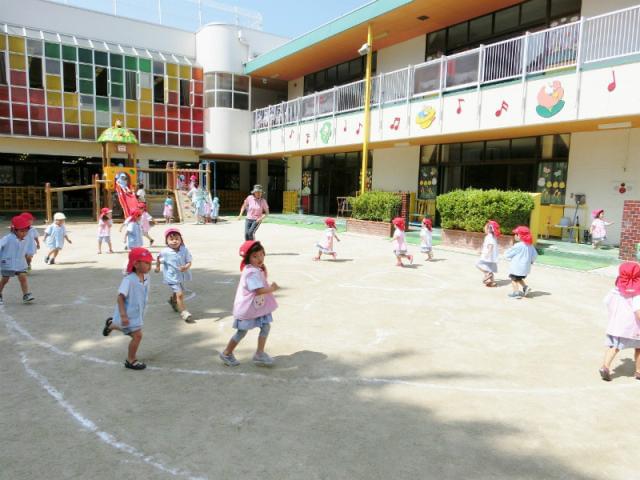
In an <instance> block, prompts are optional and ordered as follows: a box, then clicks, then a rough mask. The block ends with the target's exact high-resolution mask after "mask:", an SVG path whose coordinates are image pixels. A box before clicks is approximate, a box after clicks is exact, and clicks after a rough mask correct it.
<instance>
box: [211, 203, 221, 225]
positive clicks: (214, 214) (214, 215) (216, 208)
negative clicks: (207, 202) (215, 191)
mask: <svg viewBox="0 0 640 480" xmlns="http://www.w3.org/2000/svg"><path fill="white" fill-rule="evenodd" d="M218 215H220V199H219V198H218V197H213V201H212V202H211V221H212V222H213V223H218Z"/></svg>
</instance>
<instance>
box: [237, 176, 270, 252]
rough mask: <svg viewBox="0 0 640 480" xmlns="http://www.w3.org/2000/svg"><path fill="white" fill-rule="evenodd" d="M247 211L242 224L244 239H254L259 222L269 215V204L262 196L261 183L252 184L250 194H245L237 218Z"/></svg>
mask: <svg viewBox="0 0 640 480" xmlns="http://www.w3.org/2000/svg"><path fill="white" fill-rule="evenodd" d="M245 210H246V211H247V219H246V221H245V225H244V239H245V240H254V235H255V233H256V230H257V229H258V227H259V226H260V222H262V220H264V218H265V217H266V216H267V215H269V204H267V201H266V200H265V199H264V198H262V185H254V186H253V190H251V195H249V196H247V198H245V199H244V202H243V203H242V207H240V213H239V214H238V219H239V218H240V217H242V214H243V213H244V212H245Z"/></svg>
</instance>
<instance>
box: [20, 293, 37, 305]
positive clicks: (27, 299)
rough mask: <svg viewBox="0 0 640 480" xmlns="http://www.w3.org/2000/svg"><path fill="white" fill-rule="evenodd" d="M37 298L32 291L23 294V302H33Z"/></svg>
mask: <svg viewBox="0 0 640 480" xmlns="http://www.w3.org/2000/svg"><path fill="white" fill-rule="evenodd" d="M34 300H35V297H34V296H33V294H31V293H25V294H24V295H23V296H22V303H31V302H33V301H34Z"/></svg>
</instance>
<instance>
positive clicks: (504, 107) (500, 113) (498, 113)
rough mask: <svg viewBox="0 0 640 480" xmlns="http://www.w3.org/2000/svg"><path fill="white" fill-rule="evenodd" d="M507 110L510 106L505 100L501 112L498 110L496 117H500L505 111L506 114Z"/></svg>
mask: <svg viewBox="0 0 640 480" xmlns="http://www.w3.org/2000/svg"><path fill="white" fill-rule="evenodd" d="M507 110H509V104H508V103H507V102H505V101H504V100H503V101H502V105H500V110H496V117H499V116H500V115H502V112H503V111H505V112H506V111H507Z"/></svg>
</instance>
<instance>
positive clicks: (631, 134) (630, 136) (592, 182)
mask: <svg viewBox="0 0 640 480" xmlns="http://www.w3.org/2000/svg"><path fill="white" fill-rule="evenodd" d="M620 182H625V183H627V185H628V186H631V190H630V191H628V192H627V193H626V194H624V195H621V194H620V193H619V192H618V191H617V190H616V189H615V187H616V186H617V185H618V184H619V183H620ZM572 193H585V194H586V195H587V208H586V214H585V213H582V214H581V216H580V224H581V225H587V226H588V225H590V223H591V218H590V215H591V211H592V210H595V209H596V208H603V209H604V210H605V218H606V219H607V220H608V221H613V222H615V224H614V225H611V226H610V227H608V228H607V237H608V241H609V242H611V243H615V244H617V243H618V242H619V241H620V222H621V220H622V208H623V204H624V201H625V200H630V199H637V198H639V197H640V129H637V128H634V129H622V130H610V131H600V132H581V133H574V134H572V135H571V149H570V152H569V172H568V175H567V198H566V200H565V203H566V204H567V205H570V204H571V203H572V201H573V200H572V199H571V198H570V194H572ZM565 214H566V215H567V216H570V217H572V216H573V209H567V210H566V211H565ZM585 216H588V218H584V217H585Z"/></svg>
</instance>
